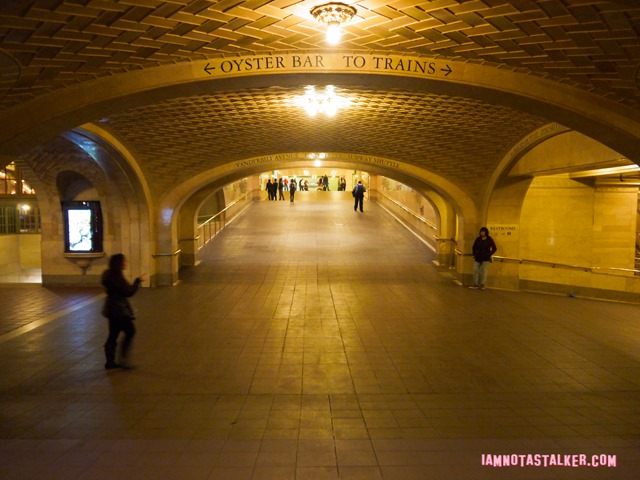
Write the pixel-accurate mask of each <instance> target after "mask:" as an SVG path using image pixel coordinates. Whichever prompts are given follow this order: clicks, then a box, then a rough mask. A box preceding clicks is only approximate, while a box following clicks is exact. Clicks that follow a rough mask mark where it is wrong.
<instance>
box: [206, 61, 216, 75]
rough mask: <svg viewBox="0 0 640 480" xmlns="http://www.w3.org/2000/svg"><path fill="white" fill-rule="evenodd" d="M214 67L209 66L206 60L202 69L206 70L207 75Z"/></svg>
mask: <svg viewBox="0 0 640 480" xmlns="http://www.w3.org/2000/svg"><path fill="white" fill-rule="evenodd" d="M215 69H216V67H210V66H209V62H207V66H206V67H204V71H205V72H207V73H208V74H209V75H211V70H215Z"/></svg>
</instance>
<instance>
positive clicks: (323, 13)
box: [311, 3, 356, 45]
mask: <svg viewBox="0 0 640 480" xmlns="http://www.w3.org/2000/svg"><path fill="white" fill-rule="evenodd" d="M355 14H356V9H355V8H354V7H352V6H350V5H345V4H344V3H325V4H324V5H318V6H317V7H313V8H312V9H311V15H313V18H315V19H316V20H318V21H319V22H322V23H324V24H325V25H327V41H328V42H329V43H331V44H332V45H336V44H337V43H338V42H339V41H340V37H341V36H342V32H341V31H340V26H341V25H342V24H344V23H347V22H348V21H349V20H351V19H352V18H353V16H354V15H355Z"/></svg>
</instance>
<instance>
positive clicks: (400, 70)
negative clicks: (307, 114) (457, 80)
mask: <svg viewBox="0 0 640 480" xmlns="http://www.w3.org/2000/svg"><path fill="white" fill-rule="evenodd" d="M201 65H202V67H201V69H202V70H201V71H202V73H203V74H205V75H209V76H213V77H224V76H228V75H249V74H260V73H264V74H266V73H302V72H336V73H339V72H349V73H382V74H393V75H406V76H413V77H415V76H420V77H440V78H447V77H449V75H454V76H455V74H454V69H453V68H452V67H451V65H450V64H449V63H448V62H447V61H445V60H437V59H433V58H424V57H410V56H403V55H375V54H365V53H363V54H352V53H350V54H345V53H313V54H306V55H305V54H278V55H258V56H245V57H234V58H216V59H211V60H208V61H206V62H202V63H201Z"/></svg>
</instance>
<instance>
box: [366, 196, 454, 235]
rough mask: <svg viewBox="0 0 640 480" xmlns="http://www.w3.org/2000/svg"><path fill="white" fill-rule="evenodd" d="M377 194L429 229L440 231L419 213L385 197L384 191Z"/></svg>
mask: <svg viewBox="0 0 640 480" xmlns="http://www.w3.org/2000/svg"><path fill="white" fill-rule="evenodd" d="M376 192H377V193H379V194H380V195H382V196H383V197H384V198H386V199H387V200H389V201H390V202H392V203H395V204H396V205H397V206H398V207H400V208H401V209H402V210H404V211H405V212H407V213H408V214H409V215H412V216H413V217H414V218H416V219H417V220H419V221H420V222H422V223H424V224H425V225H426V226H428V227H429V228H431V229H432V230H438V226H437V225H435V224H434V223H431V222H430V221H429V220H427V219H426V218H424V217H423V216H422V215H418V214H417V213H415V212H413V211H411V210H409V208H408V207H407V206H405V205H403V204H402V203H400V202H398V201H397V200H395V199H393V198H391V197H390V196H389V195H385V194H384V193H383V192H382V191H380V190H377V189H376ZM436 240H438V237H436ZM447 240H448V239H447Z"/></svg>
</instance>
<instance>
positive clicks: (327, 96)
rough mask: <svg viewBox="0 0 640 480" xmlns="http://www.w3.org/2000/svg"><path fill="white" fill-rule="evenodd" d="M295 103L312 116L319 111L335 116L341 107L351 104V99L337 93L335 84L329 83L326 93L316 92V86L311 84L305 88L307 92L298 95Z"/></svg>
mask: <svg viewBox="0 0 640 480" xmlns="http://www.w3.org/2000/svg"><path fill="white" fill-rule="evenodd" d="M293 103H294V105H296V106H297V107H302V108H304V109H305V111H306V112H307V114H308V115H309V116H311V117H314V116H316V115H317V114H318V113H323V114H325V115H327V116H329V117H333V116H334V115H335V114H336V113H337V112H338V110H339V109H341V108H345V107H348V106H349V105H351V101H350V100H349V99H347V98H344V97H340V96H338V94H336V92H335V87H334V86H333V85H327V86H326V87H325V90H324V93H320V92H316V89H315V87H314V86H311V85H310V86H308V87H306V88H305V94H304V95H301V96H299V97H296V98H295V99H294V101H293Z"/></svg>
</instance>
